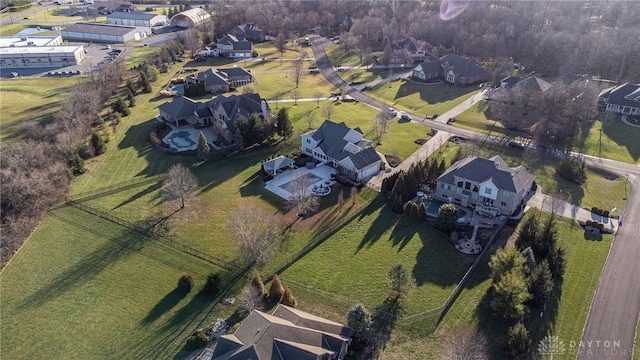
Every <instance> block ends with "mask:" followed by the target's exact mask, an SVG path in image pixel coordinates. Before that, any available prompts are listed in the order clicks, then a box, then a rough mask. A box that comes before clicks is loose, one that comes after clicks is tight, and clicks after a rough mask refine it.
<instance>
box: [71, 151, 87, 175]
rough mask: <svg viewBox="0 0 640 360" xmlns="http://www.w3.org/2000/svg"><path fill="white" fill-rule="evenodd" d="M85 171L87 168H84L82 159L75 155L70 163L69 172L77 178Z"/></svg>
mask: <svg viewBox="0 0 640 360" xmlns="http://www.w3.org/2000/svg"><path fill="white" fill-rule="evenodd" d="M86 171H87V168H86V167H84V159H83V158H82V157H80V155H78V154H76V156H74V157H73V161H72V162H71V172H72V173H73V175H75V176H78V175H81V174H84V173H85V172H86Z"/></svg>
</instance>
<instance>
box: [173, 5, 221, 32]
mask: <svg viewBox="0 0 640 360" xmlns="http://www.w3.org/2000/svg"><path fill="white" fill-rule="evenodd" d="M209 18H211V14H209V13H208V12H207V11H206V10H204V9H201V8H193V9H189V10H187V11H183V12H181V13H177V14H175V15H173V17H171V26H178V27H183V28H189V27H194V26H196V25H200V24H202V23H203V22H204V21H205V20H208V19H209Z"/></svg>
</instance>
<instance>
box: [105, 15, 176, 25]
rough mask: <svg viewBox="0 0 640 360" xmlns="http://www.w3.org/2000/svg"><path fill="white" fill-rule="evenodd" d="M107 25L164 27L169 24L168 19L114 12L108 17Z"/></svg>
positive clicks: (162, 16) (163, 16) (158, 16)
mask: <svg viewBox="0 0 640 360" xmlns="http://www.w3.org/2000/svg"><path fill="white" fill-rule="evenodd" d="M107 23H108V24H113V25H125V26H139V27H153V26H164V25H166V24H167V17H166V16H165V15H156V14H149V13H141V12H128V11H114V12H112V13H111V14H109V15H107Z"/></svg>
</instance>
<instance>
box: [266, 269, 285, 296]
mask: <svg viewBox="0 0 640 360" xmlns="http://www.w3.org/2000/svg"><path fill="white" fill-rule="evenodd" d="M283 296H284V287H283V286H282V282H281V281H280V277H279V276H278V275H273V279H271V286H270V287H269V299H271V300H273V301H277V302H280V301H282V297H283Z"/></svg>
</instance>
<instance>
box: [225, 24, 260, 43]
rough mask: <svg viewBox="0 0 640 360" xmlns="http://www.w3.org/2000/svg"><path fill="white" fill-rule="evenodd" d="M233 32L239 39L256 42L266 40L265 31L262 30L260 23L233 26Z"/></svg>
mask: <svg viewBox="0 0 640 360" xmlns="http://www.w3.org/2000/svg"><path fill="white" fill-rule="evenodd" d="M232 32H233V35H235V37H236V38H238V39H244V40H249V41H251V42H254V43H256V42H258V43H260V42H263V41H264V31H263V30H260V28H259V27H258V25H256V24H255V23H252V22H250V23H246V24H242V25H238V26H236V27H235V28H233V30H232Z"/></svg>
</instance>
